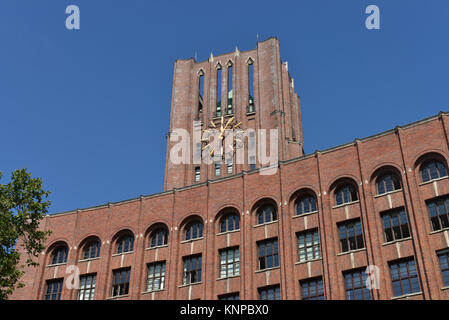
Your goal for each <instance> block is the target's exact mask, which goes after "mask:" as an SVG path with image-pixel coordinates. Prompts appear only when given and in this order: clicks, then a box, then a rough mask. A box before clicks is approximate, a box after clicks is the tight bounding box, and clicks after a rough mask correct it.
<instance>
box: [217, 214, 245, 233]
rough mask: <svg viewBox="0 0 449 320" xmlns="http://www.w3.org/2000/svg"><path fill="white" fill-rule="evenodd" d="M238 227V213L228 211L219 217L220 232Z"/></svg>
mask: <svg viewBox="0 0 449 320" xmlns="http://www.w3.org/2000/svg"><path fill="white" fill-rule="evenodd" d="M239 229H240V217H239V215H238V214H235V213H229V214H227V215H225V216H224V217H223V218H222V219H221V225H220V232H227V231H233V230H239Z"/></svg>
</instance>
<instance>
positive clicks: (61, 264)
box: [47, 262, 67, 268]
mask: <svg viewBox="0 0 449 320" xmlns="http://www.w3.org/2000/svg"><path fill="white" fill-rule="evenodd" d="M66 264H67V262H63V263H54V264H49V265H47V268H52V267H59V266H64V265H66Z"/></svg>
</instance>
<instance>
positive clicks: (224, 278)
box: [217, 274, 240, 281]
mask: <svg viewBox="0 0 449 320" xmlns="http://www.w3.org/2000/svg"><path fill="white" fill-rule="evenodd" d="M239 277H240V275H239V274H237V275H234V276H228V277H223V278H217V281H220V280H226V279H232V278H239Z"/></svg>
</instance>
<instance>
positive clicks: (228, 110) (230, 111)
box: [227, 62, 232, 114]
mask: <svg viewBox="0 0 449 320" xmlns="http://www.w3.org/2000/svg"><path fill="white" fill-rule="evenodd" d="M227 114H232V63H231V62H229V65H228V108H227Z"/></svg>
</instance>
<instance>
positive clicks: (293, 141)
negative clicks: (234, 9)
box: [164, 38, 304, 191]
mask: <svg viewBox="0 0 449 320" xmlns="http://www.w3.org/2000/svg"><path fill="white" fill-rule="evenodd" d="M180 129H181V130H185V131H184V132H186V133H187V134H188V141H187V142H186V146H188V147H189V152H187V153H186V154H185V155H184V156H186V158H185V160H186V161H184V162H183V163H177V162H174V161H172V159H171V157H170V153H171V152H172V148H173V147H174V146H175V145H176V144H178V143H179V139H178V138H179V137H174V133H176V132H177V131H178V130H180ZM214 129H216V130H217V131H216V132H218V133H219V137H220V138H221V139H223V143H224V140H225V139H224V135H225V134H224V132H225V130H229V129H231V130H238V131H237V134H239V133H244V134H243V138H242V139H241V140H240V139H238V138H234V139H233V140H231V141H232V143H231V144H229V143H228V142H226V143H227V146H228V147H229V148H230V150H231V151H234V150H235V148H236V146H237V145H238V147H240V148H242V150H243V151H242V154H243V155H244V156H243V158H244V161H243V163H242V161H236V158H235V155H234V156H232V155H231V156H228V157H223V159H222V161H221V160H219V161H214V162H213V163H210V162H209V163H207V161H195V158H196V159H198V158H200V159H201V158H202V156H201V154H202V155H203V157H204V155H205V154H208V155H216V154H217V147H216V146H215V147H213V146H212V145H211V143H210V141H207V140H205V139H204V137H205V135H207V134H208V133H210V132H211V131H213V130H214ZM261 129H262V130H265V132H266V136H267V139H269V138H270V130H273V129H276V130H277V135H276V139H277V146H278V147H277V150H276V152H277V157H276V159H278V160H280V161H282V160H288V159H292V158H297V157H300V156H302V155H303V153H304V149H303V137H302V125H301V109H300V101H299V97H298V95H297V94H296V93H295V91H294V82H293V79H292V78H291V77H290V75H289V73H288V64H287V62H282V61H281V58H280V52H279V41H278V39H276V38H269V39H267V40H265V41H262V42H258V43H257V48H256V49H254V50H249V51H239V50H238V49H237V48H236V49H235V51H234V52H232V53H228V54H222V55H219V56H213V54H211V55H210V58H209V59H208V60H207V61H203V62H196V61H195V60H194V59H193V58H190V59H187V60H177V61H176V62H175V65H174V73H173V89H172V99H171V113H170V130H169V133H168V134H167V154H166V162H165V180H164V191H166V190H171V189H173V188H181V187H184V186H188V185H193V184H197V183H201V182H205V181H207V180H213V179H219V178H223V177H227V176H232V175H235V174H239V173H242V172H244V171H251V170H257V169H259V168H261V167H264V166H266V165H265V164H264V163H262V162H261V159H258V157H257V154H256V153H253V152H251V151H250V149H249V147H250V146H251V144H253V143H259V141H257V137H259V135H258V134H257V132H258V131H259V130H261ZM195 132H201V135H202V137H203V139H200V140H195V139H194V136H195ZM237 136H238V135H237ZM212 140H213V139H212ZM268 143H272V142H271V141H270V142H268ZM225 147H226V146H225ZM266 152H267V153H270V148H269V147H268V148H267V151H266ZM223 154H225V153H223ZM228 154H229V153H228ZM267 156H268V154H267ZM215 159H216V158H215Z"/></svg>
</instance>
